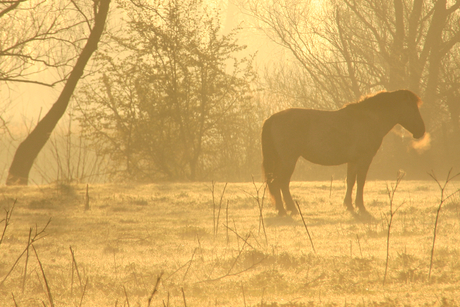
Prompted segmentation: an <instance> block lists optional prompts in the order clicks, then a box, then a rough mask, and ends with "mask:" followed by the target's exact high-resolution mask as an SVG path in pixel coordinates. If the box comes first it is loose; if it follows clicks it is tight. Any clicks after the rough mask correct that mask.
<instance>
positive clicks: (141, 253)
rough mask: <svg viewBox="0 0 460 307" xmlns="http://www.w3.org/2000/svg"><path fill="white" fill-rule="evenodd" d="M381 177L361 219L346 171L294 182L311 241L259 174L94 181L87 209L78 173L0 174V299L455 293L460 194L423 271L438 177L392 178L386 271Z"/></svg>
mask: <svg viewBox="0 0 460 307" xmlns="http://www.w3.org/2000/svg"><path fill="white" fill-rule="evenodd" d="M441 183H442V182H441ZM387 184H388V186H390V190H391V186H392V185H393V186H394V182H385V181H369V182H368V183H367V185H366V188H365V201H366V205H367V208H368V210H369V212H370V213H371V214H372V215H373V217H374V218H375V220H373V221H370V222H369V221H368V222H365V221H360V220H359V219H357V218H356V217H353V216H352V215H351V214H350V213H348V212H346V211H345V209H344V207H343V206H342V198H343V196H344V193H345V183H344V181H338V180H335V181H333V182H332V185H331V182H293V183H292V192H293V195H294V198H295V199H296V200H297V201H298V203H299V205H300V208H301V210H302V212H303V216H304V219H305V222H306V225H307V227H308V231H309V233H310V235H311V241H310V239H309V237H308V234H307V231H306V228H305V226H304V224H303V222H302V219H301V217H300V216H294V217H277V216H276V212H275V210H274V208H273V207H272V205H271V204H270V202H269V201H268V199H267V198H265V199H264V200H263V201H262V199H263V197H262V196H263V187H262V186H261V184H260V183H256V184H255V185H254V184H253V183H229V184H228V185H227V186H226V189H225V191H224V193H222V192H223V190H224V187H225V183H216V184H214V185H213V184H212V183H164V184H149V185H137V184H104V185H90V186H89V190H88V192H89V210H85V204H86V201H87V200H86V185H75V186H67V185H49V186H35V187H5V186H3V187H1V188H0V191H1V196H0V208H1V214H2V217H0V221H1V223H0V235H1V234H2V233H4V235H3V236H2V238H3V239H2V241H1V243H0V306H20V307H23V306H149V305H150V306H458V305H460V201H459V197H458V196H457V195H453V196H452V197H451V198H449V199H448V200H447V201H446V202H445V203H444V204H443V206H442V209H441V211H440V214H439V220H438V225H437V237H436V241H435V248H434V255H433V261H432V271H431V277H430V278H429V270H430V259H431V257H430V256H431V250H432V245H433V231H434V225H435V218H436V213H437V209H438V207H439V204H440V196H441V190H440V188H439V187H438V185H437V184H436V183H435V182H434V181H430V180H427V181H407V180H403V181H402V182H401V183H400V185H399V187H398V189H397V190H396V193H395V194H394V199H393V210H395V209H397V208H399V210H397V211H396V213H394V215H393V220H392V224H391V232H390V237H389V250H388V252H389V258H388V267H387V275H386V280H385V284H384V283H383V280H384V276H385V268H386V255H387V239H388V222H389V218H390V213H389V211H390V205H389V204H390V201H389V196H388V193H387ZM459 187H460V183H459V182H456V181H453V182H451V183H449V184H448V185H447V188H446V191H445V194H444V196H448V195H450V194H451V193H453V192H455V191H456V190H457V189H458V188H459ZM213 190H214V200H213V192H212V191H213ZM222 194H223V196H222ZM15 200H16V203H15V205H14V208H13V204H14V201H15ZM262 205H263V207H262V210H260V209H261V206H262ZM261 211H262V215H263V219H261ZM5 217H8V218H9V220H8V224H7V227H6V228H5V223H6V222H7V220H5ZM2 219H3V220H2ZM48 222H49V224H48V225H47V223H48ZM30 229H31V233H30V232H29V230H30ZM29 233H30V236H29ZM30 240H34V243H33V244H31V245H30V247H29V248H27V247H28V241H29V242H30ZM312 243H313V245H314V249H313V247H312ZM157 281H159V282H158V283H157ZM152 294H153V295H152ZM149 299H151V300H150V301H149Z"/></svg>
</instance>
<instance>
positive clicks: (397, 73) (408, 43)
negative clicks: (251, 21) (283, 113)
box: [240, 0, 460, 139]
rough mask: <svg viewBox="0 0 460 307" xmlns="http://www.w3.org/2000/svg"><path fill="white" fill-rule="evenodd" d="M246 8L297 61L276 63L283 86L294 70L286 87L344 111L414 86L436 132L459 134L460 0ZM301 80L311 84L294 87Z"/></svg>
mask: <svg viewBox="0 0 460 307" xmlns="http://www.w3.org/2000/svg"><path fill="white" fill-rule="evenodd" d="M240 5H241V6H242V7H244V8H245V9H246V11H247V12H249V13H250V14H251V16H253V17H254V18H255V20H256V25H257V27H258V28H259V29H261V30H263V31H264V32H265V33H266V34H267V36H269V37H270V38H271V39H272V40H273V41H274V42H276V43H277V44H279V45H281V46H283V47H285V50H287V51H288V52H289V53H290V54H291V55H292V58H293V61H292V62H291V63H286V65H285V67H282V68H280V67H277V66H275V67H274V70H273V71H274V72H275V73H272V74H271V75H269V76H268V80H269V82H268V83H269V84H271V85H273V84H277V85H278V87H276V88H277V90H278V91H281V92H282V91H283V89H282V88H281V87H280V86H279V85H280V84H281V85H282V84H283V81H282V80H283V79H282V78H284V77H286V76H287V75H289V74H291V75H292V76H293V78H292V80H293V82H292V83H285V84H286V88H287V89H284V92H289V93H302V92H305V93H303V94H302V95H298V96H297V97H295V99H297V101H298V99H299V98H300V99H301V100H303V101H301V103H302V104H303V105H305V106H308V107H318V106H320V107H323V108H338V107H341V106H342V105H343V103H345V102H347V101H354V100H357V99H358V98H359V97H361V96H362V95H365V94H368V93H371V92H375V91H378V90H383V89H386V90H395V89H400V88H407V89H410V90H412V91H414V92H415V93H417V94H418V95H420V96H421V97H422V99H423V101H424V102H425V104H424V106H423V109H422V113H423V115H424V119H425V121H426V124H427V127H428V130H429V131H431V132H434V133H436V132H437V133H441V134H442V133H443V132H441V130H442V129H443V130H445V131H453V132H455V131H457V132H459V130H460V129H459V111H460V79H459V78H460V70H459V66H458V60H459V52H460V51H459V50H460V48H458V46H459V45H458V43H459V42H460V22H459V20H460V1H458V0H456V1H447V0H436V1H423V0H393V1H374V0H325V1H322V6H321V7H318V6H315V5H316V4H313V3H312V2H310V1H303V0H302V1H300V0H299V1H262V0H250V1H240ZM290 66H295V68H294V69H290ZM287 71H288V73H286V72H287ZM279 77H281V79H278V78H279ZM278 80H281V82H279V81H278ZM296 84H297V85H301V86H306V87H307V88H306V89H304V90H299V89H295V90H293V87H294V88H295V87H296ZM320 104H321V105H320ZM446 123H450V125H446ZM441 126H444V128H442V127H441ZM456 138H457V139H460V134H458V133H457V136H456Z"/></svg>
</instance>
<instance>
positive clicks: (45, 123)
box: [2, 0, 110, 185]
mask: <svg viewBox="0 0 460 307" xmlns="http://www.w3.org/2000/svg"><path fill="white" fill-rule="evenodd" d="M20 2H21V1H20ZM109 3H110V0H100V1H96V2H94V4H93V12H94V26H93V27H92V28H91V25H90V21H89V18H88V17H87V16H86V15H85V14H84V12H83V11H82V10H81V9H80V7H78V5H77V4H76V2H73V1H72V3H71V4H69V5H72V6H73V7H75V9H76V10H75V12H76V13H78V14H80V15H81V16H83V17H84V22H86V23H87V24H88V27H89V29H90V34H89V36H88V39H87V41H86V44H85V46H84V47H83V48H82V49H81V52H80V54H79V56H78V58H77V59H76V63H75V65H74V66H73V68H72V70H71V72H70V74H69V75H68V76H67V77H66V78H65V79H66V82H65V85H64V87H63V89H62V92H61V94H60V96H59V98H58V99H57V101H56V102H55V103H54V105H53V106H52V107H51V109H50V110H49V111H48V113H47V114H46V115H45V116H44V117H43V118H42V119H41V120H40V121H39V122H38V124H37V126H36V127H35V128H34V129H33V130H32V132H31V133H30V134H29V135H28V136H27V138H26V139H25V140H24V141H23V142H22V143H21V144H20V145H19V147H18V148H17V150H16V153H15V155H14V158H13V161H12V163H11V166H10V169H9V173H8V178H7V181H6V184H7V185H15V184H23V185H26V184H27V183H28V177H29V172H30V169H31V168H32V165H33V162H34V160H35V158H36V157H37V156H38V154H39V153H40V151H41V149H42V148H43V146H44V145H45V143H46V142H47V141H48V139H49V137H50V134H51V133H52V131H53V130H54V128H55V126H56V124H57V123H58V121H59V119H60V118H61V117H62V116H63V115H64V113H65V111H66V109H67V106H68V104H69V101H70V98H71V96H72V94H73V91H74V89H75V87H76V85H77V83H78V81H79V79H80V78H81V76H82V75H83V71H84V69H85V66H86V64H87V63H88V61H89V59H90V57H91V55H92V54H93V52H94V51H95V50H96V49H97V44H98V42H99V40H100V37H101V35H102V32H103V29H104V26H105V22H106V18H107V14H108V9H109ZM15 4H16V3H14V4H13V5H15ZM18 5H20V4H18ZM40 5H44V2H40V3H38V4H37V5H36V6H34V7H32V8H31V9H30V10H31V11H30V12H29V10H28V9H26V10H25V11H26V12H27V13H30V14H32V15H31V19H32V21H33V23H34V26H36V31H35V32H34V31H32V32H33V33H35V35H36V36H33V35H32V37H33V38H32V41H33V42H34V44H32V45H31V46H29V45H28V44H27V39H23V38H21V35H17V34H16V36H14V34H13V36H12V40H13V41H14V40H15V38H21V39H19V40H18V42H13V43H12V47H11V48H7V49H4V50H3V52H4V53H5V52H6V53H7V55H9V56H10V57H12V58H13V59H15V58H16V57H17V58H18V60H17V61H16V62H15V61H12V62H11V63H9V64H11V65H17V66H16V67H13V69H11V70H9V71H10V75H9V77H8V79H7V80H4V81H22V82H34V83H41V82H39V81H29V80H28V79H27V76H28V70H30V71H31V72H32V73H35V72H36V71H37V70H38V71H39V70H40V69H41V68H40V65H38V66H39V67H35V66H34V65H30V63H29V61H32V64H34V63H38V64H41V65H44V67H47V66H50V65H51V66H56V65H58V64H56V63H61V62H59V61H58V60H56V58H59V57H53V52H65V51H64V50H62V49H60V48H63V46H62V45H59V48H57V49H59V50H54V49H53V48H52V47H51V45H49V44H52V43H53V42H54V41H55V40H58V41H59V40H60V39H61V38H59V37H55V36H52V35H53V34H55V32H56V31H59V30H56V31H54V30H49V29H50V27H51V28H52V27H54V23H53V20H52V21H51V24H50V25H48V24H47V22H48V21H49V20H48V19H47V18H48V16H47V14H45V15H44V16H36V15H33V13H34V12H35V13H36V12H37V10H38V8H39V7H40ZM16 7H17V6H16ZM14 8H15V7H14V6H12V7H10V11H11V10H13V9H14ZM5 10H6V9H5ZM5 10H4V11H5ZM53 10H59V8H52V9H51V11H53ZM51 11H47V13H49V12H51ZM7 13H8V12H6V13H5V14H7ZM58 15H59V14H58ZM42 18H43V19H42ZM58 20H59V19H58V18H57V19H55V20H54V22H57V21H58ZM28 21H29V20H28V19H27V20H23V22H24V23H27V22H28ZM35 23H37V24H35ZM42 27H43V28H44V29H45V31H44V34H37V33H40V31H39V30H41V29H42ZM71 27H72V26H71ZM47 29H48V32H47ZM58 29H60V28H58ZM5 30H6V29H3V31H2V33H3V32H4V31H5ZM8 31H9V32H12V31H10V30H8ZM37 31H39V32H37ZM20 34H22V32H20ZM26 34H27V33H26ZM68 34H69V33H68ZM47 35H51V36H52V37H51V38H49V37H47ZM62 39H64V40H65V41H67V40H66V39H68V37H67V38H65V37H64V38H62ZM39 42H45V45H44V46H41V45H40V44H38V43H39ZM69 42H70V41H69ZM48 43H49V44H48ZM29 47H30V48H32V49H31V50H32V51H30V50H29ZM39 47H40V48H43V49H34V48H39ZM74 47H77V45H74ZM47 48H49V49H47ZM5 50H7V51H5ZM8 52H16V53H14V54H8ZM35 52H37V53H35ZM56 61H57V62H56ZM64 62H65V63H66V65H67V64H69V63H70V62H69V61H68V59H67V60H65V61H64ZM59 65H61V64H59ZM17 78H20V79H17ZM22 78H25V79H22Z"/></svg>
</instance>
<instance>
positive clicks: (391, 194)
mask: <svg viewBox="0 0 460 307" xmlns="http://www.w3.org/2000/svg"><path fill="white" fill-rule="evenodd" d="M405 175H406V174H405V173H404V172H403V171H398V174H397V176H396V183H395V185H394V186H393V185H392V186H391V189H390V187H389V186H388V184H387V193H388V198H389V200H390V212H389V213H390V219H388V216H385V219H386V220H387V226H388V232H387V255H386V260H385V274H384V275H383V285H384V286H385V281H386V279H387V272H388V261H389V258H390V233H391V225H392V223H393V217H394V216H395V214H396V212H397V211H398V210H399V209H400V208H401V206H402V205H404V202H403V203H402V204H400V205H399V206H398V207H397V208H396V209H394V210H393V201H394V197H395V193H396V190H397V189H398V186H399V183H400V182H401V180H402V179H403V178H404V176H405Z"/></svg>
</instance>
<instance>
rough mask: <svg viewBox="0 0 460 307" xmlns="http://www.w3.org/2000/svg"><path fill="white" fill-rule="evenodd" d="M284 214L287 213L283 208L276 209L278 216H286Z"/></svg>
mask: <svg viewBox="0 0 460 307" xmlns="http://www.w3.org/2000/svg"><path fill="white" fill-rule="evenodd" d="M286 215H287V212H286V210H284V209H283V210H278V216H279V217H282V216H286Z"/></svg>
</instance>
